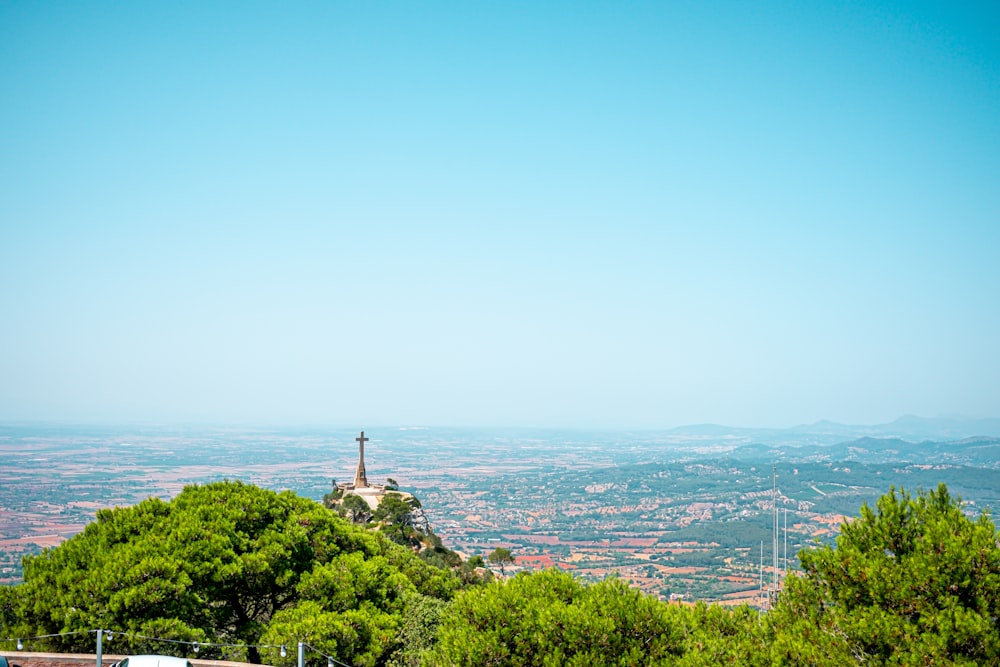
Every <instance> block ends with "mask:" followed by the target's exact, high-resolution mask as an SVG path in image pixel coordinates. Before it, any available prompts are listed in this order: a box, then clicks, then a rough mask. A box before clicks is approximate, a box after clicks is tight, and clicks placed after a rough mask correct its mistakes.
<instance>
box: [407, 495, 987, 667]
mask: <svg viewBox="0 0 1000 667" xmlns="http://www.w3.org/2000/svg"><path fill="white" fill-rule="evenodd" d="M997 539H998V535H997V532H996V529H995V527H994V525H993V523H992V522H991V521H990V520H989V518H988V517H986V516H985V515H981V516H979V517H978V518H977V519H975V520H971V519H969V518H968V517H966V516H965V514H964V513H963V512H962V506H961V503H960V502H959V500H958V499H956V498H953V497H952V496H950V495H949V493H948V491H947V489H946V488H945V487H944V486H943V485H942V486H941V487H939V488H938V489H937V490H935V491H931V492H929V493H926V494H924V493H922V494H919V495H918V496H917V497H916V498H913V497H911V496H910V495H909V494H907V493H905V492H896V491H895V490H892V491H890V493H889V494H887V495H885V496H883V497H882V498H881V499H880V500H879V501H878V504H877V506H876V508H875V509H872V508H869V507H868V506H865V507H863V508H862V511H861V516H860V517H859V518H857V519H855V520H854V521H851V522H849V523H847V524H845V525H844V527H843V531H842V534H841V535H840V537H839V538H838V540H837V543H836V545H835V546H829V545H828V546H822V547H817V548H814V549H809V550H806V551H803V552H802V553H801V554H800V558H801V561H802V572H801V573H800V574H799V575H797V576H791V577H789V579H788V582H787V587H786V589H785V590H784V591H783V592H782V594H781V596H780V598H779V600H778V603H777V605H776V607H775V609H774V610H773V611H771V612H770V613H767V614H758V613H757V612H756V611H754V610H751V609H749V608H746V607H743V608H739V609H736V610H729V609H725V608H722V607H719V606H707V605H697V606H694V607H682V606H676V605H667V604H664V603H661V602H658V601H655V600H653V599H651V598H648V597H644V596H642V595H640V594H639V593H637V592H636V591H633V590H631V589H628V588H627V587H625V586H624V585H623V584H622V583H621V582H619V581H616V580H609V581H606V582H602V583H600V584H594V585H591V586H589V587H588V586H584V585H582V584H580V583H579V582H577V581H575V580H573V579H572V578H571V577H569V576H568V575H566V574H562V573H559V572H545V573H540V574H531V575H529V574H521V575H519V576H517V577H515V578H514V579H512V580H509V581H506V582H504V583H502V584H498V585H495V586H489V587H486V588H481V589H477V590H470V591H467V592H464V593H460V594H459V595H458V596H457V597H456V599H455V601H454V602H453V603H452V604H451V605H450V607H449V608H448V609H447V611H446V612H445V613H444V615H443V616H442V621H441V627H440V631H439V635H438V642H437V644H436V645H435V647H434V649H433V650H432V651H430V652H428V653H427V654H426V656H425V665H427V666H428V667H438V666H443V665H494V666H497V667H499V666H503V665H510V666H511V667H513V666H515V665H573V664H581V665H582V664H606V665H718V664H734V665H830V666H833V665H850V664H859V665H915V664H933V665H984V664H1000V620H998V617H1000V547H998V542H997Z"/></svg>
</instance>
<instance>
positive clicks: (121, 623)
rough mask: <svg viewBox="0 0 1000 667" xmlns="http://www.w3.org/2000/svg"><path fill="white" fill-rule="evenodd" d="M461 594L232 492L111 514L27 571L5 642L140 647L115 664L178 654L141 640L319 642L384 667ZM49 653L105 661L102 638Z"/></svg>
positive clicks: (11, 607)
mask: <svg viewBox="0 0 1000 667" xmlns="http://www.w3.org/2000/svg"><path fill="white" fill-rule="evenodd" d="M459 585H460V581H459V579H458V578H457V577H456V576H455V575H453V574H452V573H451V572H450V571H447V570H442V569H439V568H435V567H432V566H430V565H428V564H427V563H425V562H424V561H422V560H421V559H419V558H417V557H416V556H415V555H414V554H413V552H412V550H408V549H406V548H404V547H401V546H399V545H396V544H393V543H391V542H390V541H389V540H387V539H385V538H384V537H382V536H381V535H379V534H377V533H372V532H368V531H365V530H363V529H361V528H357V527H354V526H352V525H350V524H349V523H348V522H346V521H344V520H343V519H342V518H340V517H339V516H337V515H336V514H335V513H333V512H330V511H329V510H327V509H325V508H324V507H323V506H321V505H320V504H318V503H315V502H313V501H310V500H307V499H304V498H301V497H299V496H296V495H294V494H292V493H291V492H284V493H280V494H278V493H274V492H271V491H266V490H263V489H260V488H258V487H255V486H251V485H246V484H242V483H240V482H219V483H215V484H209V485H205V486H190V487H187V488H185V489H184V490H183V491H182V492H181V493H180V494H179V495H178V496H177V497H176V498H175V499H174V500H173V501H171V502H164V501H161V500H158V499H155V498H150V499H148V500H146V501H143V502H142V503H140V504H138V505H136V506H134V507H128V508H116V509H111V510H102V511H100V512H98V514H97V520H96V521H95V522H93V523H91V524H90V525H88V526H87V528H86V529H85V530H84V531H83V532H82V533H80V534H79V535H76V536H75V537H73V538H71V539H69V540H67V541H66V542H65V543H64V544H62V545H60V546H59V547H57V548H55V549H51V550H47V551H46V552H44V553H43V554H41V555H39V556H36V557H33V558H28V559H26V561H25V567H24V583H23V584H21V585H20V586H17V587H16V588H14V589H11V590H10V591H8V593H6V595H5V597H6V598H8V599H7V600H6V605H5V606H6V608H7V611H6V612H5V614H4V620H5V622H8V623H7V624H8V627H6V628H4V629H5V631H6V632H5V633H6V634H8V635H15V636H37V635H43V634H50V633H66V632H73V631H82V630H90V629H93V628H107V629H112V630H117V631H119V632H122V633H126V634H125V635H120V636H119V637H118V638H116V640H115V642H116V643H115V650H116V651H131V652H137V651H153V652H160V653H162V652H171V647H170V646H169V645H167V646H164V645H162V644H156V645H153V644H151V643H149V642H146V641H144V640H141V639H137V638H136V636H137V635H142V636H147V637H169V638H173V639H177V640H186V641H209V642H216V643H233V644H241V645H248V644H250V645H253V644H274V645H281V644H288V645H294V643H295V642H297V641H306V642H308V643H309V644H311V645H312V646H315V647H316V648H317V649H319V650H321V651H324V652H327V653H329V654H331V655H334V656H336V657H338V659H340V660H343V661H345V662H350V663H352V664H355V665H374V664H377V663H382V662H384V661H385V660H386V659H387V658H388V657H389V656H391V655H392V654H393V652H395V651H396V650H397V649H400V648H401V647H400V646H399V645H398V641H397V640H398V637H399V629H400V628H401V627H402V626H403V625H404V619H405V617H406V612H407V607H408V606H410V605H414V604H419V603H420V600H421V599H422V598H423V597H431V598H436V599H440V600H447V599H449V598H450V597H451V596H452V595H453V593H454V592H455V590H456V589H457V588H458V587H459ZM47 643H48V645H49V647H50V648H53V649H59V650H81V651H85V652H92V651H93V636H88V635H72V636H67V637H54V638H52V639H50V640H48V642H47ZM180 647H183V645H180ZM174 648H175V649H176V650H180V648H177V647H174ZM201 655H202V656H205V657H212V655H211V651H206V650H204V649H203V650H202V652H201ZM223 656H224V657H229V658H233V659H248V660H251V661H254V662H259V661H260V660H261V659H263V660H266V661H267V662H268V663H269V664H277V665H280V664H294V661H295V655H294V651H288V655H287V656H286V657H285V658H281V657H280V655H278V651H277V649H265V650H264V651H262V652H260V653H258V651H257V650H256V649H254V648H251V649H250V650H249V652H247V653H243V652H241V651H240V650H239V649H233V650H226V651H223V652H222V653H221V654H220V656H219V657H223Z"/></svg>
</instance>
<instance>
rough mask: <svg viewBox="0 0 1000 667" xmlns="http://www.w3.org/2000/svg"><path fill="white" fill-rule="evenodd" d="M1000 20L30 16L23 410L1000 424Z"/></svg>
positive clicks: (12, 163) (615, 12)
mask: <svg viewBox="0 0 1000 667" xmlns="http://www.w3.org/2000/svg"><path fill="white" fill-rule="evenodd" d="M998 16H1000V12H998V9H997V6H996V5H995V3H962V4H960V5H956V4H954V3H948V4H943V5H942V4H939V3H893V2H884V3H846V4H840V3H838V4H836V5H816V6H801V5H797V4H794V3H774V2H765V3H731V4H726V5H712V4H702V3H697V4H695V3H630V4H629V5H628V6H627V7H626V6H622V5H617V4H611V3H607V4H603V3H588V4H580V3H572V4H563V3H548V4H542V5H539V4H538V3H503V4H502V5H481V4H476V5H463V4H452V3H437V2H435V3H422V4H419V5H404V4H391V3H384V4H382V3H379V4H372V3H363V4H359V3H310V2H304V3H294V4H292V5H284V4H267V3H252V4H245V3H240V4H236V3H224V2H220V3H210V4H182V5H179V4H173V3H142V4H135V5H114V6H111V5H107V4H102V3H72V4H68V3H48V2H38V3H4V4H3V5H2V6H0V90H2V93H0V94H2V97H3V104H2V105H0V313H2V315H0V319H2V326H0V420H2V421H4V422H8V423H10V422H25V421H58V422H86V423H113V424H118V423H136V422H143V423H161V424H176V423H235V424H255V425H267V424H272V425H280V424H285V425H289V424H293V425H316V424H333V425H343V426H349V427H352V428H353V427H354V426H355V425H364V424H369V425H372V424H397V425H405V424H416V425H428V424H430V425H434V424H443V425H454V426H469V425H477V426H497V427H504V426H528V427H553V426H557V427H581V428H615V427H628V428H670V427H675V426H679V425H682V424H697V423H721V424H730V425H736V426H748V427H770V428H785V427H791V426H795V425H798V424H807V423H812V422H816V421H818V420H822V419H829V420H833V421H836V422H843V423H849V424H879V423H886V422H891V421H892V420H895V419H896V418H898V417H900V416H902V415H907V414H916V415H922V416H925V417H935V416H939V415H963V416H968V417H975V418H997V417H998V416H1000V413H998V411H997V406H998V405H1000V383H998V382H997V380H996V379H997V377H1000V346H998V345H997V344H996V338H997V331H998V330H1000V314H998V313H1000V299H998V298H997V295H998V286H1000V262H997V251H998V249H1000V224H998V222H1000V188H998V187H997V184H998V183H1000V123H997V119H998V118H1000V80H998V77H1000V67H998V65H1000V57H998V56H1000V41H998V40H997V37H996V36H997V34H1000V24H998Z"/></svg>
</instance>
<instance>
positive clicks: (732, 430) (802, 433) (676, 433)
mask: <svg viewBox="0 0 1000 667" xmlns="http://www.w3.org/2000/svg"><path fill="white" fill-rule="evenodd" d="M667 435H668V437H669V439H670V440H672V441H674V442H680V443H683V442H700V443H707V442H712V443H716V444H718V445H725V444H730V445H738V444H739V443H745V444H750V443H754V444H759V445H770V446H785V447H789V446H791V447H803V446H808V445H836V444H840V443H844V442H849V441H852V440H857V439H863V438H874V439H881V440H884V439H887V438H889V439H899V440H901V441H906V442H908V443H914V442H923V441H936V442H952V441H957V440H962V439H966V438H977V437H987V438H989V437H993V438H998V437H1000V419H961V418H957V417H934V418H930V417H917V416H914V415H906V416H904V417H900V418H899V419H897V420H895V421H893V422H890V423H888V424H874V425H857V424H841V423H838V422H834V421H829V420H822V421H818V422H815V423H812V424H800V425H798V426H793V427H791V428H781V429H779V428H744V427H740V426H721V425H718V424H694V425H690V426H680V427H677V428H674V429H671V430H670V431H668V432H667ZM882 444H883V445H884V444H885V443H882ZM859 446H860V445H859Z"/></svg>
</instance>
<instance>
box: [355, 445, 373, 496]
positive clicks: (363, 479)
mask: <svg viewBox="0 0 1000 667" xmlns="http://www.w3.org/2000/svg"><path fill="white" fill-rule="evenodd" d="M355 440H357V441H358V445H359V447H358V449H359V451H358V470H357V472H355V473H354V488H355V489H363V488H365V487H367V486H368V477H367V476H366V475H365V443H366V442H367V441H369V440H371V438H366V437H365V432H364V431H362V432H361V436H360V437H358V438H355Z"/></svg>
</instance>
